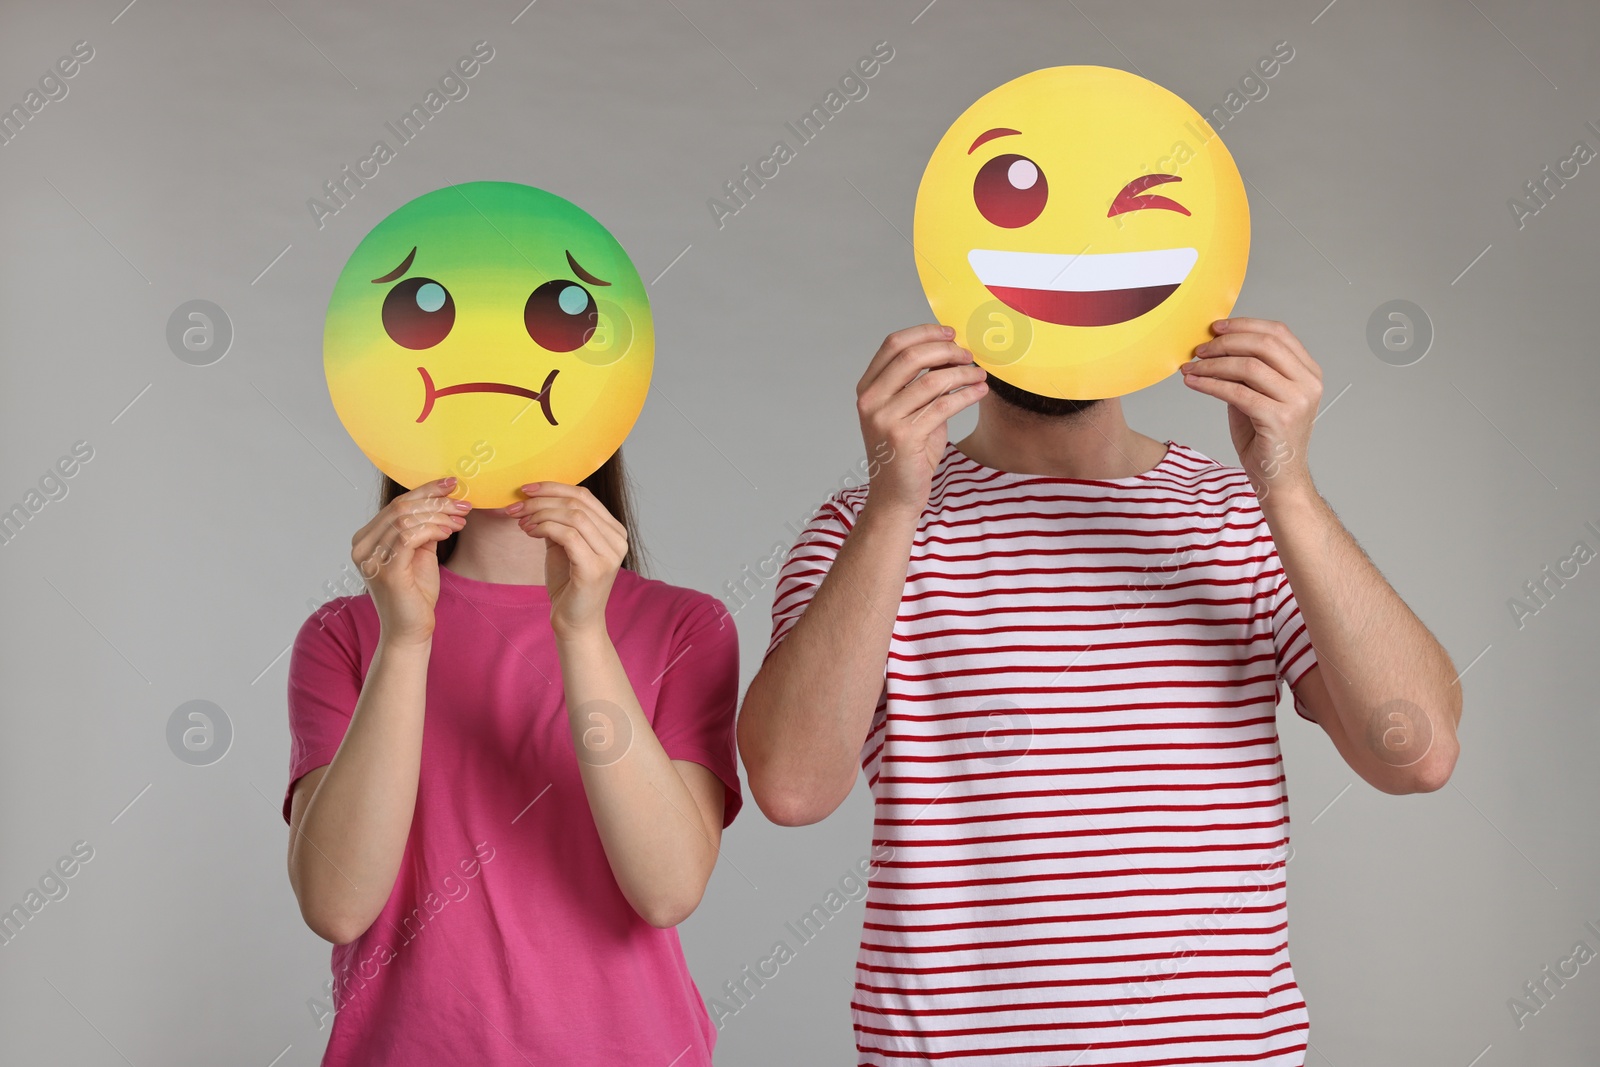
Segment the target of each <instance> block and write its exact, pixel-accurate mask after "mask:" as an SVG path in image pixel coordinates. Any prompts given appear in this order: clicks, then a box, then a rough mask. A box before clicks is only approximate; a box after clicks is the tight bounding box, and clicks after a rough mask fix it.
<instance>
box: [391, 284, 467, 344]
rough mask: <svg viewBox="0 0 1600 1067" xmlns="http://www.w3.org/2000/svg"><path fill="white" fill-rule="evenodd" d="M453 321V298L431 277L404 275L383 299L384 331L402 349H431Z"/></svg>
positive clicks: (454, 311) (453, 323)
mask: <svg viewBox="0 0 1600 1067" xmlns="http://www.w3.org/2000/svg"><path fill="white" fill-rule="evenodd" d="M455 324H456V304H455V301H454V300H451V299H450V291H449V290H448V289H446V288H445V287H444V286H442V285H440V284H439V283H438V282H436V281H434V280H433V279H432V278H407V279H406V280H405V281H403V282H401V283H400V284H399V285H397V286H395V287H394V288H393V289H390V290H389V295H388V296H386V297H384V298H383V329H384V332H386V333H387V334H388V335H389V337H390V338H391V339H392V340H393V341H394V343H395V344H397V345H400V346H401V347H402V348H413V349H415V348H432V347H433V346H434V345H436V344H438V343H439V342H440V341H443V340H444V339H445V337H446V336H447V335H448V334H449V333H450V327H452V326H454V325H455Z"/></svg>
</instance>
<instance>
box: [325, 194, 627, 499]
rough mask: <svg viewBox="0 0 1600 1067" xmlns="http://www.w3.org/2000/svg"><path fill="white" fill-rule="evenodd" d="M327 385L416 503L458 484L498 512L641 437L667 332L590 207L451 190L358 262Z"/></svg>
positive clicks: (355, 431) (374, 456)
mask: <svg viewBox="0 0 1600 1067" xmlns="http://www.w3.org/2000/svg"><path fill="white" fill-rule="evenodd" d="M322 352H323V369H324V371H325V372H326V374H327V377H328V393H329V395H330V396H331V397H332V399H333V406H334V410H336V411H337V412H338V413H339V419H340V421H342V422H343V423H344V426H345V429H346V430H348V431H349V432H350V436H351V437H353V438H354V439H355V442H356V444H357V445H359V446H360V447H361V451H363V452H365V453H366V455H367V458H368V459H370V460H372V462H373V464H375V465H376V466H377V468H378V469H379V470H381V471H383V472H384V473H385V474H387V475H388V476H389V477H391V478H393V479H394V480H395V481H397V482H399V483H400V484H402V485H404V486H406V487H407V488H412V489H414V488H416V487H417V486H419V485H421V484H423V483H424V482H428V481H432V480H433V479H436V478H444V477H448V476H451V475H454V476H455V477H456V478H458V479H460V482H461V488H460V489H458V490H457V492H456V493H455V494H453V495H455V496H458V497H462V498H464V499H466V500H470V501H471V502H472V503H473V505H474V506H476V507H483V508H498V507H504V506H505V505H507V504H510V503H512V502H513V501H516V500H521V499H523V494H522V493H521V492H520V491H519V487H520V486H522V485H524V484H526V483H528V482H536V481H554V482H565V483H567V484H569V485H576V484H577V483H578V482H580V481H582V480H583V479H584V478H587V477H588V476H589V475H590V474H593V473H594V472H595V471H596V470H598V469H599V468H600V466H601V464H603V463H604V462H605V461H606V460H607V459H608V458H610V456H611V454H612V453H613V452H615V451H616V450H617V447H618V446H619V445H621V444H622V440H623V438H625V437H627V435H628V431H629V430H630V429H632V428H633V423H634V420H635V419H637V418H638V416H639V411H640V409H641V408H642V407H643V406H644V400H645V395H646V393H648V392H649V389H650V371H651V368H652V365H653V363H654V359H655V328H654V325H653V323H652V321H651V317H650V301H649V298H648V297H647V296H646V295H645V288H644V284H643V283H642V282H641V281H640V280H639V275H638V272H637V271H635V270H634V268H633V263H632V262H631V261H630V260H629V259H628V254H627V253H626V252H624V251H623V249H622V246H621V245H620V244H618V243H617V240H616V238H614V237H612V236H611V234H610V233H608V232H607V231H606V229H605V227H603V226H601V225H600V224H599V223H598V222H596V221H595V220H594V219H593V218H591V217H590V216H589V215H588V214H587V213H586V212H584V211H583V210H582V209H581V208H579V207H578V206H577V205H575V204H572V203H570V202H569V201H566V200H563V199H562V198H561V197H559V196H556V195H554V194H553V193H547V192H545V191H544V190H542V189H535V188H532V187H531V186H527V185H518V184H516V183H513V182H468V183H466V184H464V185H452V186H448V187H446V188H444V189H436V190H434V191H433V192H431V193H427V194H425V195H423V196H419V197H417V198H416V199H415V200H413V201H411V202H410V203H408V204H406V205H404V206H403V207H401V208H399V209H398V210H396V211H395V212H394V213H393V214H391V215H390V216H389V217H388V218H386V219H384V220H383V221H382V222H380V223H378V225H377V226H375V227H374V228H373V230H372V232H371V233H369V234H367V236H366V237H365V238H364V239H363V240H362V242H361V244H360V245H358V246H357V247H356V250H355V252H353V253H352V254H351V256H350V260H349V262H347V263H346V264H345V266H344V271H343V272H342V273H341V274H340V275H339V280H338V282H337V283H336V284H335V286H334V289H333V297H332V299H330V300H329V301H328V318H327V325H326V328H325V329H324V332H323V339H322Z"/></svg>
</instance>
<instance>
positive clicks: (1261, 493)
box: [1179, 318, 1322, 498]
mask: <svg viewBox="0 0 1600 1067" xmlns="http://www.w3.org/2000/svg"><path fill="white" fill-rule="evenodd" d="M1211 332H1212V333H1213V334H1215V335H1216V336H1215V337H1213V338H1212V339H1211V340H1209V341H1207V342H1206V343H1205V344H1203V345H1200V346H1199V347H1198V348H1196V349H1195V350H1194V353H1195V355H1196V356H1198V357H1200V358H1199V359H1195V360H1191V361H1189V362H1188V363H1185V364H1183V366H1182V367H1180V368H1179V369H1180V370H1181V371H1182V372H1183V377H1184V381H1185V382H1187V383H1188V385H1189V387H1190V388H1192V389H1195V390H1197V391H1199V392H1202V393H1206V394H1209V395H1210V396H1214V397H1217V398H1219V399H1221V400H1225V401H1227V404H1228V429H1229V430H1230V432H1231V433H1232V435H1233V447H1234V448H1235V449H1237V450H1238V453H1239V464H1240V466H1242V467H1243V468H1244V470H1245V473H1246V474H1248V475H1249V476H1250V483H1251V485H1253V486H1254V487H1255V490H1256V495H1257V496H1258V497H1262V498H1265V497H1266V495H1267V494H1268V493H1269V492H1272V491H1273V490H1274V488H1276V489H1277V490H1279V491H1285V490H1296V491H1299V490H1309V489H1310V488H1311V470H1310V468H1309V467H1308V466H1307V465H1306V458H1307V452H1308V450H1309V448H1310V445H1311V423H1312V420H1314V419H1315V418H1316V417H1317V405H1318V404H1319V402H1320V401H1321V399H1322V368H1321V367H1319V366H1317V362H1316V360H1314V359H1312V358H1311V355H1310V353H1308V352H1307V351H1306V349H1305V346H1304V345H1302V344H1301V343H1300V339H1299V338H1297V337H1296V336H1295V335H1294V334H1293V333H1291V332H1290V331H1289V327H1287V326H1285V325H1284V324H1283V323H1281V322H1272V321H1270V320H1268V319H1248V318H1237V319H1218V320H1217V321H1216V322H1214V323H1212V324H1211Z"/></svg>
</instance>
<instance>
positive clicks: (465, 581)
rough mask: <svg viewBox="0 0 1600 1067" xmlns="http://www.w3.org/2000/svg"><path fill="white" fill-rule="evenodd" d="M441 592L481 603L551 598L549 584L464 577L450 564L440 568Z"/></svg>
mask: <svg viewBox="0 0 1600 1067" xmlns="http://www.w3.org/2000/svg"><path fill="white" fill-rule="evenodd" d="M439 592H440V594H441V595H442V594H444V593H449V594H451V595H453V596H458V597H460V598H461V599H463V600H470V601H473V602H475V603H480V604H543V603H548V602H549V600H550V590H549V588H548V587H547V586H544V585H510V584H507V583H504V582H480V581H478V580H477V579H476V578H465V577H462V576H461V575H459V574H457V573H456V572H455V571H453V570H451V569H450V568H449V567H448V566H441V567H440V568H439Z"/></svg>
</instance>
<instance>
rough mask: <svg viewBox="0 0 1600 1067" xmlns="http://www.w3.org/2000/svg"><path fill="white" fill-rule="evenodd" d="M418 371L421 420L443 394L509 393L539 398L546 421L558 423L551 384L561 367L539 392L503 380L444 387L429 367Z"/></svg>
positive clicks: (419, 419) (546, 378)
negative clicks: (441, 386) (436, 379)
mask: <svg viewBox="0 0 1600 1067" xmlns="http://www.w3.org/2000/svg"><path fill="white" fill-rule="evenodd" d="M417 373H418V374H420V375H422V388H423V399H422V414H420V415H418V416H417V421H418V422H421V421H422V420H423V419H426V418H427V417H428V413H429V412H431V411H432V410H433V402H434V401H435V400H437V399H439V398H440V397H441V396H454V395H456V394H457V393H509V394H511V395H512V396H525V397H527V398H528V399H529V400H537V401H538V402H539V409H540V410H541V411H543V412H544V417H545V421H546V422H548V423H549V424H550V425H551V426H555V425H556V417H555V416H554V415H553V414H551V413H550V386H551V385H552V384H553V383H554V382H555V380H556V375H558V374H560V373H561V371H560V369H559V368H557V369H556V370H553V371H551V372H550V373H549V374H548V375H546V377H545V380H544V384H543V385H542V386H540V387H539V391H538V392H534V391H533V390H532V389H528V388H525V387H523V386H520V385H506V384H504V383H503V382H465V383H463V384H461V385H447V386H445V387H444V388H443V389H440V388H438V387H437V386H435V385H434V384H433V376H432V375H430V374H429V373H428V368H426V367H418V368H417Z"/></svg>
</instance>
